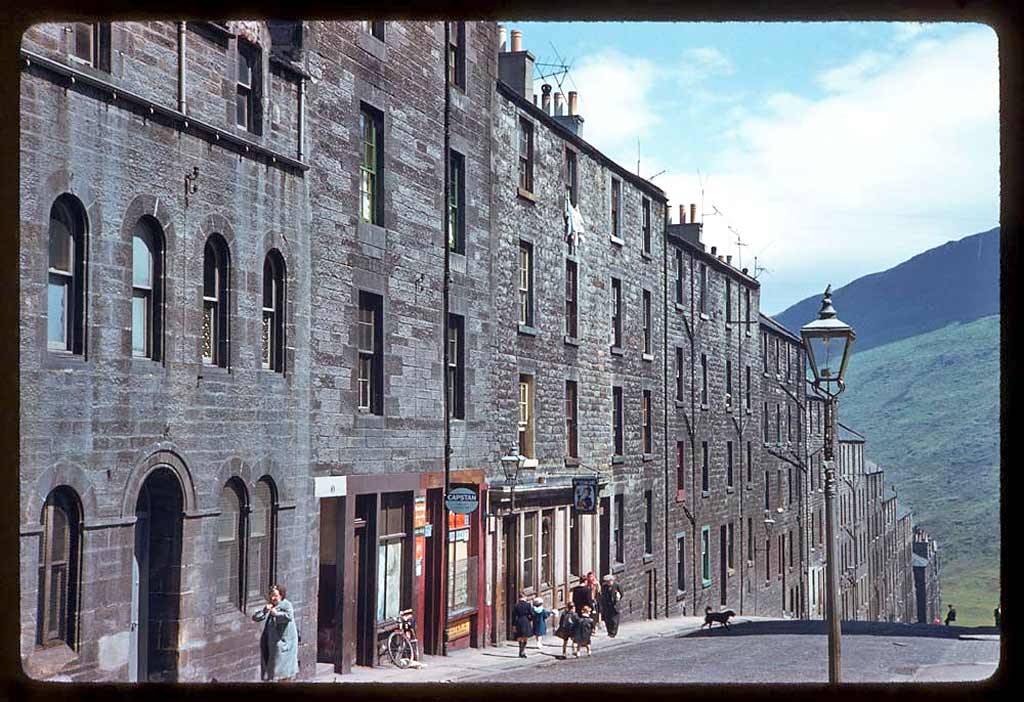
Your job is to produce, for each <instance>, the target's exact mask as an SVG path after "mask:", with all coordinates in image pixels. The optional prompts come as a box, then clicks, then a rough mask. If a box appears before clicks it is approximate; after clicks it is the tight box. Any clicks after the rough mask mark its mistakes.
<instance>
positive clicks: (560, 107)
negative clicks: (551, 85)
mask: <svg viewBox="0 0 1024 702" xmlns="http://www.w3.org/2000/svg"><path fill="white" fill-rule="evenodd" d="M564 114H565V95H562V93H555V116H557V117H561V116H562V115H564Z"/></svg>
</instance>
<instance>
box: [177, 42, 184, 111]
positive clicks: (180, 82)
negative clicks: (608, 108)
mask: <svg viewBox="0 0 1024 702" xmlns="http://www.w3.org/2000/svg"><path fill="white" fill-rule="evenodd" d="M178 112H180V113H182V114H185V23H184V22H178Z"/></svg>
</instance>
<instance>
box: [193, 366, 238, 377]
mask: <svg viewBox="0 0 1024 702" xmlns="http://www.w3.org/2000/svg"><path fill="white" fill-rule="evenodd" d="M207 376H213V377H217V376H220V377H221V378H228V377H230V376H231V369H230V368H225V367H224V366H214V365H207V364H205V363H204V364H203V366H202V368H200V369H199V375H198V379H199V380H205V379H206V378H207Z"/></svg>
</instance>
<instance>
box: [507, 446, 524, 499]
mask: <svg viewBox="0 0 1024 702" xmlns="http://www.w3.org/2000/svg"><path fill="white" fill-rule="evenodd" d="M524 463H526V456H524V455H522V454H521V453H519V447H518V446H512V447H511V448H510V449H509V451H508V455H507V456H502V458H501V470H502V472H503V473H504V474H505V484H506V485H508V486H509V487H510V497H511V500H512V505H511V507H510V508H509V509H510V510H514V509H515V508H516V483H517V482H519V471H520V470H522V468H523V464H524Z"/></svg>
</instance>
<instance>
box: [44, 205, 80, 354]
mask: <svg viewBox="0 0 1024 702" xmlns="http://www.w3.org/2000/svg"><path fill="white" fill-rule="evenodd" d="M85 233H86V218H85V210H84V208H83V207H82V203H80V202H79V201H78V200H77V199H76V198H74V197H73V196H71V195H61V196H60V197H59V198H57V200H56V201H55V202H54V203H53V206H52V207H51V208H50V232H49V261H48V269H49V271H48V276H47V283H48V285H47V291H46V311H47V322H46V337H47V346H48V347H49V348H50V349H52V350H54V351H67V352H70V353H75V354H81V353H82V352H83V349H84V344H83V341H84V336H85V334H84V331H85V329H84V324H83V321H84V318H85V304H84V301H85V296H84V292H85Z"/></svg>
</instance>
